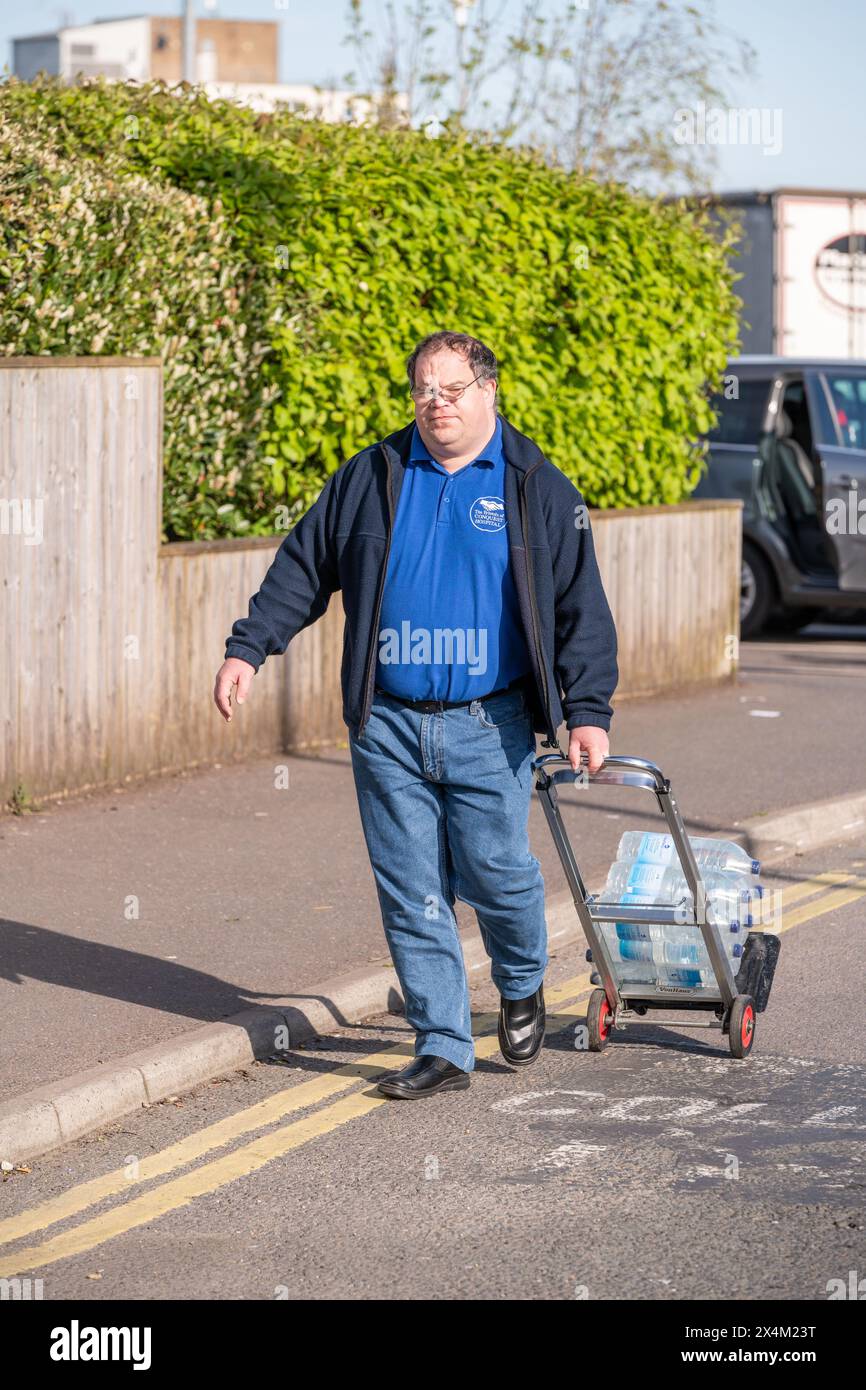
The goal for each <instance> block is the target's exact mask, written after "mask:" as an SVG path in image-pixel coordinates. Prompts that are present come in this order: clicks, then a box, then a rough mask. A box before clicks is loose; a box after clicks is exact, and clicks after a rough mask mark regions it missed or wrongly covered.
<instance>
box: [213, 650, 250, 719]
mask: <svg viewBox="0 0 866 1390" xmlns="http://www.w3.org/2000/svg"><path fill="white" fill-rule="evenodd" d="M255 674H256V668H255V666H251V665H250V663H249V662H248V661H241V659H240V657H239V656H230V657H229V658H228V660H227V661H224V662H223V664H222V666H221V667H220V668H219V670H218V671H217V678H216V683H215V685H214V688H213V698H214V703H215V704H216V707H217V709H218V710H219V712H220V714H221V715H222V717H223V719H224V720H225V721H226V723H229V722H230V720H231V717H232V687H233V686H234V685H237V688H238V693H237V703H238V704H239V705H242V704H243V702H244V700H245V699H246V698H247V696H248V695H249V693H250V686H251V685H252V683H253V676H254V675H255Z"/></svg>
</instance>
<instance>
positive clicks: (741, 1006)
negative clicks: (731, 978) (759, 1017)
mask: <svg viewBox="0 0 866 1390" xmlns="http://www.w3.org/2000/svg"><path fill="white" fill-rule="evenodd" d="M754 1041H755V1001H754V999H753V998H752V996H751V994H738V995H737V997H736V999H735V1000H734V1002H733V1004H732V1005H731V1014H730V1018H729V1019H728V1046H729V1047H730V1049H731V1056H732V1057H739V1058H742V1057H748V1055H749V1053H750V1052H751V1050H752V1043H753V1042H754Z"/></svg>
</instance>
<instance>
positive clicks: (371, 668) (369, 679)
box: [358, 449, 394, 738]
mask: <svg viewBox="0 0 866 1390" xmlns="http://www.w3.org/2000/svg"><path fill="white" fill-rule="evenodd" d="M382 456H383V458H384V460H385V467H386V468H387V470H388V484H387V490H388V544H387V545H386V547H385V558H384V560H383V561H382V572H381V574H380V575H379V592H378V594H377V596H376V614H375V617H374V618H373V630H372V632H371V634H370V649H369V651H368V653H367V672H366V678H365V690H364V708H363V709H362V711H361V723H360V725H359V727H358V737H359V738H360V736H361V734H362V733H363V732H364V727H365V725H366V723H367V720H368V718H369V715H370V706H371V704H372V698H371V697H372V685H373V676H374V674H375V670H376V666H375V660H374V658H375V652H376V629H377V628H378V626H379V614H380V613H381V611H382V596H383V594H384V592H385V575H386V574H387V573H388V557H389V556H390V554H391V539H392V536H393V534H394V498H393V496H392V493H391V460H390V459H389V457H388V455H387V453H386V451H385V450H384V449H383V450H382Z"/></svg>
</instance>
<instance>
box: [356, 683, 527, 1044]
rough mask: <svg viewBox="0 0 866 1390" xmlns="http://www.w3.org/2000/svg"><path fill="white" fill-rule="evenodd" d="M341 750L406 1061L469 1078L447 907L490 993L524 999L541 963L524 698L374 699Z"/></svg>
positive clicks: (465, 995) (510, 694) (465, 1005)
mask: <svg viewBox="0 0 866 1390" xmlns="http://www.w3.org/2000/svg"><path fill="white" fill-rule="evenodd" d="M349 748H350V751H351V757H352V770H353V773H354V777H355V788H356V791H357V795H358V807H359V810H360V813H361V824H362V826H363V830H364V838H365V840H366V843H367V851H368V853H369V856H370V863H371V865H372V868H373V875H374V877H375V880H376V889H377V892H378V896H379V905H380V907H381V910H382V923H383V926H384V928H385V935H386V937H387V940H388V945H389V947H390V950H391V959H392V960H393V962H394V967H395V969H396V971H397V977H398V979H399V981H400V985H401V988H402V991H403V999H404V1001H405V1005H406V1019H407V1021H408V1022H409V1024H410V1026H411V1027H412V1028H413V1029H414V1030H415V1035H416V1036H415V1055H416V1057H417V1056H421V1055H423V1054H432V1055H436V1056H439V1057H446V1058H447V1059H448V1061H449V1062H452V1063H453V1064H454V1065H455V1066H457V1067H460V1068H461V1069H462V1070H463V1071H472V1070H473V1069H474V1067H475V1046H474V1043H473V1041H472V1026H471V1020H470V1011H469V986H468V982H467V979H466V971H465V968H464V964H463V953H462V951H461V949H460V939H459V936H458V933H457V922H456V919H455V916H454V912H453V907H454V902H455V899H456V898H459V899H460V901H461V902H464V903H468V904H469V906H471V907H473V908H474V909H475V913H476V916H477V918H478V926H479V929H480V932H481V938H482V940H483V942H484V946H485V949H486V951H487V954H488V955H489V956H490V958H491V962H492V965H491V972H490V974H491V978H492V980H493V983H494V984H495V985H496V986H497V988H498V990H499V992H500V994H502V995H504V996H505V997H506V998H508V999H525V998H526V997H527V995H530V994H534V993H535V991H536V990H537V989H538V987H539V985H540V984H541V983H542V981H543V979H544V972H545V969H546V966H547V962H548V955H547V924H546V922H545V917H544V880H543V878H542V875H541V866H540V864H539V862H538V860H537V859H536V858H535V856H534V855H533V854H532V853H531V852H530V849H529V836H528V819H529V800H530V797H531V795H532V789H533V774H532V759H533V758H534V757H535V753H536V749H535V734H534V733H533V729H532V720H531V717H530V714H529V709H528V706H527V703H526V697H525V695H524V693H523V691H522V690H521V689H520V688H517V689H515V690H509V691H506V692H504V693H503V694H500V695H494V696H493V698H492V699H490V700H473V701H472V703H471V704H470V705H466V706H464V707H462V708H458V709H448V710H443V711H442V712H441V713H434V714H421V713H419V712H418V711H417V710H412V709H409V708H408V707H407V706H405V705H401V704H400V703H399V701H398V700H395V699H393V698H392V697H391V696H390V695H385V694H382V693H381V692H379V691H377V692H376V693H375V694H374V697H373V705H372V710H371V713H370V718H369V720H368V722H367V724H366V726H365V727H364V730H363V732H362V734H361V737H360V738H356V737H354V736H353V735H352V733H351V732H350V734H349Z"/></svg>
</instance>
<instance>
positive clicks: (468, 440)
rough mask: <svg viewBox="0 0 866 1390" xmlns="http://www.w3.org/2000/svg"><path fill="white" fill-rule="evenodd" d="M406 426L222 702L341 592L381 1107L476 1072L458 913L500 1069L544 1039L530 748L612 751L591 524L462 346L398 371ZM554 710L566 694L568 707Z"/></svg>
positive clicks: (381, 451) (335, 490)
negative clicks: (371, 936)
mask: <svg viewBox="0 0 866 1390" xmlns="http://www.w3.org/2000/svg"><path fill="white" fill-rule="evenodd" d="M407 372H408V377H409V384H410V393H411V396H412V398H413V400H414V402H415V420H414V423H411V424H409V425H407V426H405V427H404V428H403V429H399V430H396V431H395V432H394V433H393V434H390V435H388V436H387V437H386V438H385V439H383V440H382V441H381V442H378V443H374V444H371V445H369V446H367V447H366V448H364V449H362V450H361V452H360V453H358V454H356V455H355V456H354V457H353V458H351V459H348V460H347V461H346V462H345V463H344V464H343V465H342V466H341V467H340V468H339V469H338V470H337V472H336V473H335V474H334V475H333V476H332V477H331V478H330V479H329V480H328V482H327V483H326V485H325V487H324V488H323V490H322V492H321V493H320V495H319V497H318V498H317V500H316V502H315V503H314V504H313V506H312V507H311V508H310V509H309V511H308V512H306V514H305V515H304V516H303V517H301V519H300V521H299V522H298V523H297V524H296V526H295V527H294V529H293V530H292V532H291V533H290V534H289V535H288V536H287V537H286V539H285V541H284V542H283V544H282V545H281V546H280V548H279V550H278V552H277V555H276V557H275V559H274V561H273V563H272V565H271V567H270V569H269V570H268V573H267V574H266V576H265V579H264V581H263V583H262V586H261V588H260V589H259V591H258V593H257V594H255V595H254V596H253V598H252V599H251V601H250V605H249V616H248V617H247V618H244V619H241V620H239V621H238V622H236V623H235V624H234V627H233V628H232V635H231V637H230V638H229V639H228V641H227V643H226V661H225V663H224V664H223V666H222V668H221V669H220V671H219V674H218V676H217V680H216V687H215V691H214V698H215V700H216V704H217V707H218V708H219V710H220V712H221V714H222V715H223V717H224V718H225V719H226V720H228V719H231V717H232V715H231V691H232V688H233V687H234V686H237V703H238V704H241V703H243V701H244V700H245V699H246V697H247V695H248V693H249V689H250V683H251V681H252V677H253V674H254V673H255V671H256V670H257V669H258V667H259V666H260V665H261V663H262V661H264V659H265V658H266V657H267V656H268V655H270V654H272V653H274V652H283V651H285V649H286V647H287V645H288V643H289V641H290V640H291V638H292V637H294V636H295V634H296V633H297V632H299V631H300V630H301V629H302V628H304V627H306V626H307V625H308V624H310V623H312V622H314V621H315V620H316V619H317V618H319V617H320V616H321V615H322V613H324V611H325V609H326V608H327V606H328V601H329V599H330V597H331V594H332V593H333V592H334V591H335V590H337V589H340V590H341V591H342V597H343V607H344V610H345V615H346V625H345V638H344V648H343V663H342V672H341V680H342V692H343V718H344V720H345V722H346V724H347V726H348V729H349V747H350V753H351V761H352V770H353V775H354V780H355V788H356V792H357V797H358V805H359V809H360V813H361V823H362V826H363V831H364V836H365V840H366V844H367V850H368V853H369V856H370V862H371V865H372V869H373V875H374V878H375V880H376V888H377V892H378V896H379V903H380V907H381V911H382V921H383V925H384V929H385V934H386V937H387V940H388V944H389V946H390V949H391V956H392V959H393V962H394V966H395V968H396V971H397V975H398V978H399V980H400V984H401V987H402V991H403V998H404V1000H405V1004H406V1018H407V1020H408V1022H409V1023H410V1025H411V1027H412V1028H413V1030H414V1031H415V1057H414V1059H413V1061H412V1062H411V1063H410V1064H409V1065H408V1066H407V1067H405V1068H404V1069H403V1070H402V1071H400V1072H394V1073H391V1074H389V1075H388V1076H386V1077H383V1078H382V1079H381V1080H380V1082H379V1090H380V1091H382V1092H383V1093H384V1094H385V1095H388V1096H391V1097H394V1098H405V1099H419V1098H422V1097H426V1096H431V1095H435V1094H438V1093H439V1092H440V1091H446V1090H463V1089H465V1088H466V1087H467V1086H468V1085H469V1079H470V1078H469V1073H470V1072H471V1071H472V1070H473V1069H474V1065H475V1053H474V1045H473V1041H472V1031H471V1019H470V1007H469V989H468V984H467V980H466V974H465V970H464V965H463V957H462V953H461V949H460V940H459V936H458V933H457V927H456V921H455V917H454V913H453V910H452V909H453V906H454V903H455V901H456V899H457V898H458V897H459V898H460V899H461V900H462V901H463V902H466V903H469V904H470V905H471V906H472V907H474V909H475V912H476V915H477V918H478V925H479V928H480V931H481V936H482V939H483V941H484V945H485V947H486V949H487V953H488V955H489V956H490V957H491V961H492V966H491V977H492V979H493V981H494V983H495V984H496V986H497V988H498V989H499V993H500V1000H501V1003H500V1011H499V1030H498V1031H499V1043H500V1047H501V1050H502V1054H503V1056H504V1057H505V1059H506V1060H507V1061H508V1062H510V1063H511V1064H512V1065H513V1066H516V1067H519V1066H526V1065H528V1064H529V1063H531V1062H533V1061H534V1060H535V1058H536V1057H537V1056H538V1054H539V1051H540V1049H541V1045H542V1042H543V1039H544V1024H545V1005H544V989H543V980H544V972H545V968H546V966H547V962H548V955H547V929H546V923H545V917H544V881H543V879H542V876H541V871H540V866H539V862H538V860H537V859H536V858H535V857H534V856H533V855H532V854H531V852H530V849H529V840H528V829H527V827H528V818H529V801H530V796H531V793H532V789H533V787H532V780H533V779H532V760H533V758H534V756H535V753H536V748H535V733H536V732H540V733H543V734H545V735H546V739H545V742H546V744H547V746H549V747H552V748H557V747H558V746H559V745H558V743H557V737H556V731H557V728H558V726H559V724H560V722H561V721H562V719H563V717H564V718H565V719H566V723H567V727H568V729H569V731H570V733H569V744H568V757H569V760H570V762H571V765H572V767H573V768H574V769H575V771H577V770H578V768H579V766H580V759H581V754H582V753H583V752H585V753H586V754H587V755H588V765H589V770H590V771H591V772H594V771H597V770H598V768H599V767H600V766H601V764H602V762H603V760H604V758H605V756H606V754H607V751H608V738H607V732H606V731H607V730H608V729H609V727H610V720H611V715H612V709H611V705H610V699H611V696H612V694H613V691H614V689H615V687H616V681H617V664H616V633H615V629H614V625H613V620H612V618H611V614H610V609H609V607H608V603H607V599H606V597H605V594H604V589H603V587H602V584H601V579H600V576H599V572H598V567H597V564H596V559H595V553H594V548H593V542H592V534H591V531H590V527H589V524H588V517H587V511H586V507H585V506H584V503H583V499H582V497H581V494H580V493H579V492H578V490H577V488H576V487H575V486H574V484H573V483H571V482H570V481H569V479H568V478H566V476H565V475H564V474H563V473H561V472H560V470H559V469H558V468H556V467H554V465H553V464H552V463H550V462H549V461H548V460H547V459H546V458H545V457H544V455H543V454H542V452H541V450H540V449H539V448H538V446H537V445H536V444H534V443H533V441H532V440H530V439H528V438H527V437H526V436H525V435H523V434H521V433H520V432H519V431H518V430H516V429H515V428H514V426H513V425H511V424H510V423H509V421H508V420H507V419H505V417H503V416H501V415H500V414H499V413H498V411H497V406H496V391H497V384H498V381H497V378H498V372H497V363H496V358H495V356H494V355H493V353H492V352H491V350H490V349H489V348H488V347H486V346H485V345H484V344H483V343H481V342H479V341H478V339H476V338H473V337H470V336H469V335H468V334H464V333H448V332H440V333H434V334H431V335H430V336H429V337H427V338H425V339H424V340H423V341H422V342H421V343H419V344H418V346H417V347H416V348H415V350H414V352H413V353H412V355H411V357H410V358H409V360H408V363H407ZM560 690H561V692H562V694H561V695H560Z"/></svg>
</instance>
